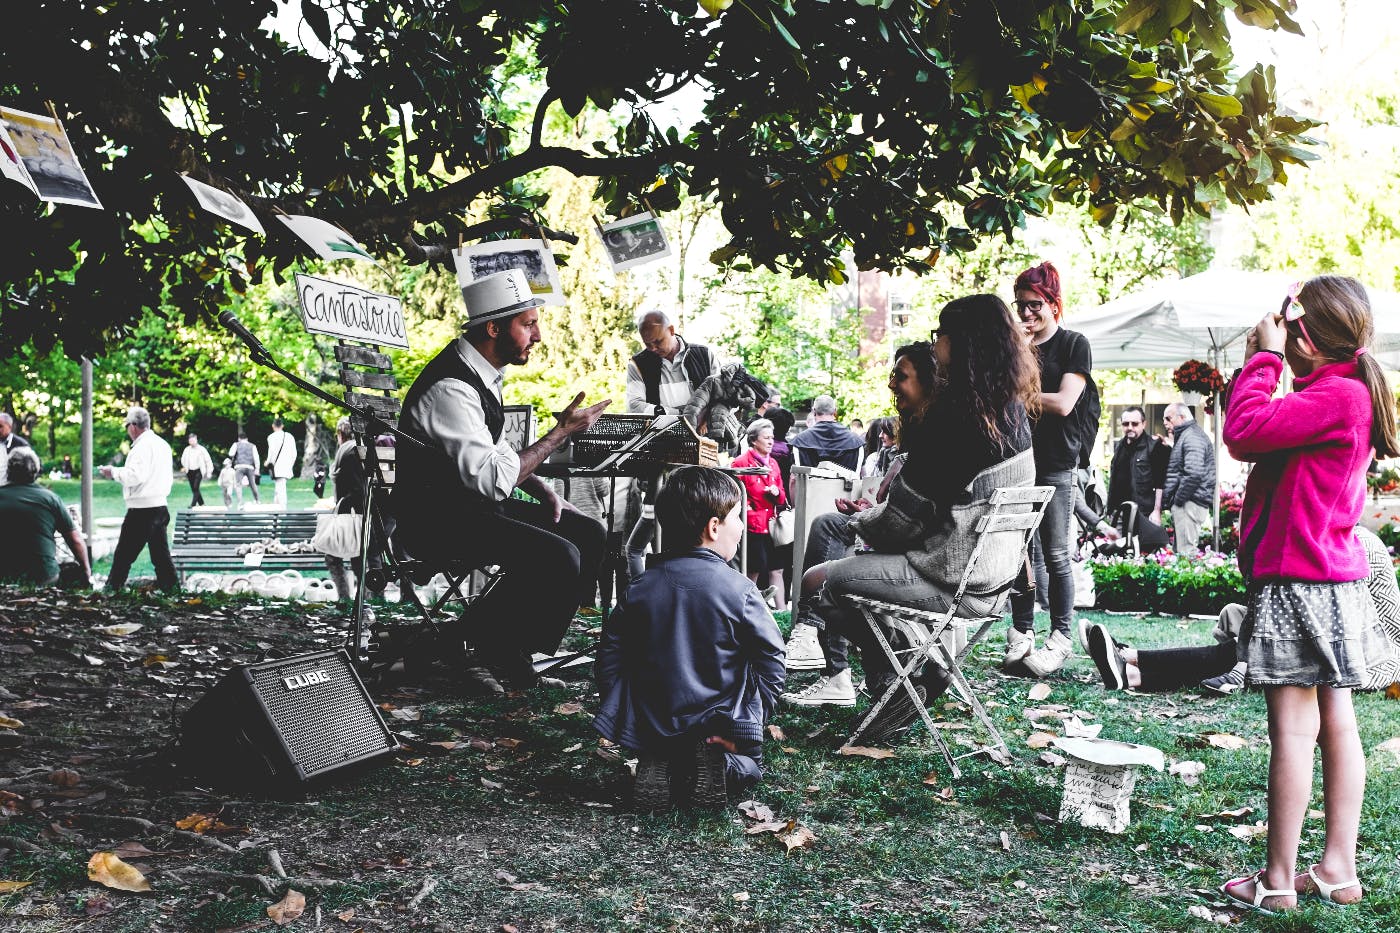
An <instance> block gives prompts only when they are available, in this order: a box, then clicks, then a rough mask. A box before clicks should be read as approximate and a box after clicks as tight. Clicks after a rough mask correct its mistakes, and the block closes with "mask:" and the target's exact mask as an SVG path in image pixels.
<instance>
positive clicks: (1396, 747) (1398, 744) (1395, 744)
mask: <svg viewBox="0 0 1400 933" xmlns="http://www.w3.org/2000/svg"><path fill="white" fill-rule="evenodd" d="M1375 751H1378V752H1390V753H1391V754H1392V755H1394V756H1395V757H1396V758H1397V759H1400V737H1396V738H1393V739H1386V740H1385V741H1384V742H1382V743H1381V744H1379V745H1377V746H1376V748H1375Z"/></svg>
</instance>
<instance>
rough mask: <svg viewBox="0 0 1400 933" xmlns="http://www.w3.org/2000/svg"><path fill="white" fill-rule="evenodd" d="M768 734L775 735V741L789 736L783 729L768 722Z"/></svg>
mask: <svg viewBox="0 0 1400 933" xmlns="http://www.w3.org/2000/svg"><path fill="white" fill-rule="evenodd" d="M768 734H769V735H771V736H772V737H773V741H775V742H781V741H783V740H784V739H786V738H787V736H785V735H783V730H782V729H779V728H778V727H777V726H775V725H773V724H772V723H769V724H768Z"/></svg>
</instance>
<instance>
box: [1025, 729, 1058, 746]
mask: <svg viewBox="0 0 1400 933" xmlns="http://www.w3.org/2000/svg"><path fill="white" fill-rule="evenodd" d="M1053 741H1055V736H1054V734H1053V733H1050V732H1032V733H1031V734H1030V735H1029V736H1028V737H1027V738H1026V744H1027V745H1029V746H1030V747H1031V748H1049V747H1050V743H1051V742H1053Z"/></svg>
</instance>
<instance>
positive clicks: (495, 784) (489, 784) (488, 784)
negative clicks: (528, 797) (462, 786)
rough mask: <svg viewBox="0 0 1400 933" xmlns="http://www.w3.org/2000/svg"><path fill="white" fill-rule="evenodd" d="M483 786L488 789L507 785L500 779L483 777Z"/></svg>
mask: <svg viewBox="0 0 1400 933" xmlns="http://www.w3.org/2000/svg"><path fill="white" fill-rule="evenodd" d="M481 786H482V787H484V788H486V789H487V790H500V789H501V788H502V787H505V785H504V784H502V783H500V782H499V781H491V780H487V779H486V778H482V779H481Z"/></svg>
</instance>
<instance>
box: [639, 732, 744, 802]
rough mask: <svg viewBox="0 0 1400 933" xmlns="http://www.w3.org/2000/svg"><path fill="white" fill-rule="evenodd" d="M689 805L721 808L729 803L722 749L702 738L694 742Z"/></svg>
mask: <svg viewBox="0 0 1400 933" xmlns="http://www.w3.org/2000/svg"><path fill="white" fill-rule="evenodd" d="M639 767H640V765H639ZM690 805H691V807H693V808H694V809H696V810H723V809H724V808H725V807H726V806H728V805H729V792H728V790H727V789H726V788H725V786H724V749H723V748H721V747H720V746H719V745H711V744H710V743H709V742H707V741H705V740H704V739H701V740H700V741H698V742H696V743H695V783H694V784H692V785H691V791H690Z"/></svg>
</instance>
